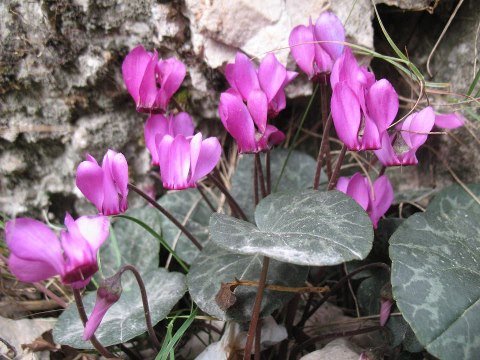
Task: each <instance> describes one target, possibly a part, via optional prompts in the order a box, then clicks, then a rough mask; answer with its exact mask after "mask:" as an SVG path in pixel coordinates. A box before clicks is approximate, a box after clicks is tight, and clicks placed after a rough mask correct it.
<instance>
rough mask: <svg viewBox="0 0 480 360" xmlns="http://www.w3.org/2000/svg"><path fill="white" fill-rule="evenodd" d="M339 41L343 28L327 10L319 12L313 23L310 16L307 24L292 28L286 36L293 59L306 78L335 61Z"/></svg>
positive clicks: (327, 69) (329, 67)
mask: <svg viewBox="0 0 480 360" xmlns="http://www.w3.org/2000/svg"><path fill="white" fill-rule="evenodd" d="M343 42H345V29H344V27H343V25H342V22H341V21H340V19H339V18H338V17H337V16H336V15H335V14H334V13H332V12H330V11H326V12H323V13H322V14H320V16H319V17H318V19H317V20H316V22H315V25H313V24H312V19H310V23H309V25H308V26H305V25H298V26H296V27H294V28H293V30H292V32H291V33H290V37H289V39H288V44H289V45H290V51H291V53H292V56H293V58H294V59H295V61H296V63H297V65H298V67H299V68H300V69H302V71H303V72H304V73H306V74H307V75H308V77H309V78H310V79H315V78H316V77H317V76H318V75H319V74H321V73H329V72H330V71H331V70H332V67H333V64H334V63H335V60H337V59H338V58H339V57H340V56H341V55H342V52H343V48H344V45H343Z"/></svg>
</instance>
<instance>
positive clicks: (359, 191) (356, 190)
mask: <svg viewBox="0 0 480 360" xmlns="http://www.w3.org/2000/svg"><path fill="white" fill-rule="evenodd" d="M337 190H339V191H341V192H343V193H345V194H347V195H348V196H350V197H351V198H353V199H354V200H355V201H356V202H357V203H358V204H359V205H360V206H361V207H362V208H363V209H364V210H365V211H366V212H367V213H368V215H369V216H370V219H371V220H372V223H373V227H374V228H375V229H376V228H377V224H378V220H380V218H381V217H382V216H383V215H384V214H385V213H386V212H387V210H388V209H389V208H390V205H392V202H393V188H392V184H391V183H390V180H388V177H387V176H386V175H382V176H380V177H379V178H378V179H376V180H375V181H374V183H373V187H372V186H371V185H370V183H369V181H368V179H367V178H366V177H364V176H362V174H361V173H356V174H355V175H353V176H352V177H351V178H347V177H340V178H339V179H338V183H337Z"/></svg>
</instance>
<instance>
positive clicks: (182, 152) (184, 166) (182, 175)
mask: <svg viewBox="0 0 480 360" xmlns="http://www.w3.org/2000/svg"><path fill="white" fill-rule="evenodd" d="M170 164H171V165H170V171H171V175H172V178H173V184H169V185H168V186H169V188H170V189H184V188H186V187H187V186H188V185H187V184H188V175H189V173H190V142H189V141H188V140H187V139H186V138H185V136H183V135H177V136H176V137H175V139H174V140H173V142H172V145H171V146H170Z"/></svg>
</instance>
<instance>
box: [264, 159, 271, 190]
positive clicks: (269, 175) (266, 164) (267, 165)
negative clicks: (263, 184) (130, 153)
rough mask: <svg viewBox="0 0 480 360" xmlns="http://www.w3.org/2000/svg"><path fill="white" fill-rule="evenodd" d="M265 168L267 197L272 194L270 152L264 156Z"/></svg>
mask: <svg viewBox="0 0 480 360" xmlns="http://www.w3.org/2000/svg"><path fill="white" fill-rule="evenodd" d="M265 168H266V169H267V195H270V194H271V192H272V174H271V166H270V150H268V151H267V153H266V155H265Z"/></svg>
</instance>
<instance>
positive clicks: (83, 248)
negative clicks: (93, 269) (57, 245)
mask: <svg viewBox="0 0 480 360" xmlns="http://www.w3.org/2000/svg"><path fill="white" fill-rule="evenodd" d="M83 225H85V224H83ZM65 226H66V227H67V230H62V232H61V233H60V239H61V242H62V248H63V251H64V254H65V256H66V258H67V264H68V267H69V268H70V270H71V269H72V268H75V267H81V266H84V265H86V264H90V263H92V262H93V260H94V259H93V256H94V254H93V251H92V247H91V246H90V243H89V242H88V241H87V239H86V238H84V237H83V234H82V232H81V231H80V228H79V226H78V224H77V223H76V222H75V220H73V218H72V216H71V215H70V214H69V213H66V215H65ZM87 231H88V230H86V232H87ZM95 262H96V261H95Z"/></svg>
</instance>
